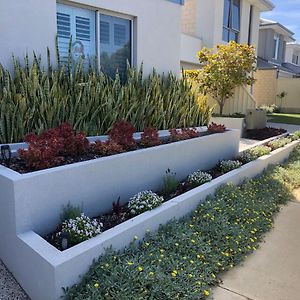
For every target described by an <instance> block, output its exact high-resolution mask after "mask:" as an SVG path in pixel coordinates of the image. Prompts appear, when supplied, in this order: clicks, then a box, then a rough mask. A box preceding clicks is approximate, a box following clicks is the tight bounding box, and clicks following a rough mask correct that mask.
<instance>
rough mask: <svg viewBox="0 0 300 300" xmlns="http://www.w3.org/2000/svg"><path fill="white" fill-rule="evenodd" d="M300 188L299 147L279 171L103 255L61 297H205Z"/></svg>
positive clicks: (222, 191)
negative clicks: (118, 249)
mask: <svg viewBox="0 0 300 300" xmlns="http://www.w3.org/2000/svg"><path fill="white" fill-rule="evenodd" d="M299 185H300V147H298V149H297V150H296V151H295V152H294V153H293V155H292V156H291V158H290V160H289V162H288V163H287V164H286V165H284V166H283V167H281V166H277V167H275V168H274V167H272V168H271V169H269V170H268V171H267V172H266V173H264V174H263V175H262V176H260V177H259V178H257V179H252V180H249V181H247V182H246V183H244V184H243V185H241V186H238V187H235V186H232V185H227V186H224V187H222V188H221V189H220V190H219V191H218V192H217V194H216V195H215V196H214V197H209V199H208V200H207V201H206V202H204V203H203V204H201V205H200V206H199V207H198V209H197V210H196V211H195V212H194V213H193V214H192V216H191V217H187V218H184V219H182V220H180V221H177V222H175V221H174V222H171V223H169V224H168V225H165V226H161V228H160V229H159V232H158V233H157V234H152V233H148V234H147V236H146V238H145V239H144V240H143V241H142V242H141V243H140V244H137V242H133V243H132V244H131V246H130V247H129V248H128V249H126V250H125V251H120V252H114V251H113V250H109V251H108V252H107V254H106V255H104V256H102V257H100V259H99V261H98V262H97V263H95V264H94V265H93V266H92V267H91V269H90V271H89V272H88V274H87V275H86V276H85V277H84V278H83V280H82V282H81V283H80V284H79V285H75V286H74V287H72V288H71V289H70V290H68V291H67V294H66V299H73V300H74V299H90V300H94V299H99V300H100V299H111V300H113V299H122V300H125V299H128V300H129V299H131V300H134V299H157V300H158V299H161V300H169V299H170V300H171V299H172V300H173V299H189V300H193V299H198V300H199V299H202V298H205V297H207V296H208V295H209V293H210V289H211V287H212V286H214V285H216V284H217V283H218V282H219V278H218V276H219V274H220V273H221V272H224V271H226V270H228V269H230V268H232V267H233V266H235V265H237V264H239V263H240V262H241V261H242V260H244V259H245V257H246V256H247V255H248V254H250V253H251V252H253V251H255V250H256V249H257V248H258V247H259V242H261V241H262V239H263V235H264V234H265V233H266V232H267V231H268V230H270V229H271V228H272V226H273V218H274V216H275V215H276V213H277V212H278V211H279V209H280V206H281V205H282V204H286V203H287V201H289V200H290V199H292V194H291V192H292V190H293V188H295V187H297V186H299Z"/></svg>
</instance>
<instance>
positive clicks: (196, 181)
mask: <svg viewBox="0 0 300 300" xmlns="http://www.w3.org/2000/svg"><path fill="white" fill-rule="evenodd" d="M211 180H212V176H211V175H210V174H208V173H205V172H202V171H200V170H199V171H197V172H194V173H192V174H190V175H189V176H188V178H187V183H188V185H189V186H191V187H193V188H195V187H197V186H200V185H202V184H204V183H206V182H210V181H211Z"/></svg>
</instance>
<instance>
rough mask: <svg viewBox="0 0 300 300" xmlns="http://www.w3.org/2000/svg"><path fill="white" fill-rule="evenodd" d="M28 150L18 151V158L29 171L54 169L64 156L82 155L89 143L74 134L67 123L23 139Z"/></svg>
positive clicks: (81, 134)
mask: <svg viewBox="0 0 300 300" xmlns="http://www.w3.org/2000/svg"><path fill="white" fill-rule="evenodd" d="M25 141H26V142H27V143H28V149H26V150H19V151H18V154H19V157H20V158H21V159H22V160H24V162H25V164H26V167H27V168H28V169H30V170H41V169H45V168H51V167H55V166H57V165H59V164H61V163H62V162H63V161H64V160H65V156H72V157H75V156H78V155H81V154H84V153H85V152H86V151H87V150H88V148H89V142H88V140H87V139H86V137H85V135H84V134H83V133H76V132H75V131H74V130H73V129H72V127H71V126H70V125H69V124H68V123H63V124H61V125H60V126H59V127H57V128H51V129H49V130H47V131H44V132H43V133H41V134H40V135H35V134H29V135H27V136H26V137H25Z"/></svg>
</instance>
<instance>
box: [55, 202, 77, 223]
mask: <svg viewBox="0 0 300 300" xmlns="http://www.w3.org/2000/svg"><path fill="white" fill-rule="evenodd" d="M81 214H82V208H81V207H79V206H73V205H72V204H71V203H70V202H68V204H67V205H66V206H63V211H62V213H61V215H60V219H61V221H62V222H63V221H66V220H70V219H76V218H77V217H80V216H81Z"/></svg>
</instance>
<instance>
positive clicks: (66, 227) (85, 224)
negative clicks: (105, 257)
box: [57, 213, 103, 245]
mask: <svg viewBox="0 0 300 300" xmlns="http://www.w3.org/2000/svg"><path fill="white" fill-rule="evenodd" d="M102 227H103V224H102V223H100V222H98V221H97V220H96V219H90V218H89V217H88V216H86V215H85V214H83V213H82V214H81V215H80V216H79V217H76V218H75V219H69V220H66V221H64V222H63V223H62V228H61V231H60V232H58V233H57V238H60V237H61V236H62V235H63V234H67V235H68V239H69V243H70V244H71V245H77V244H79V243H81V242H83V241H86V240H88V239H90V238H92V237H95V236H97V235H98V234H100V233H101V231H102Z"/></svg>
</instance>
